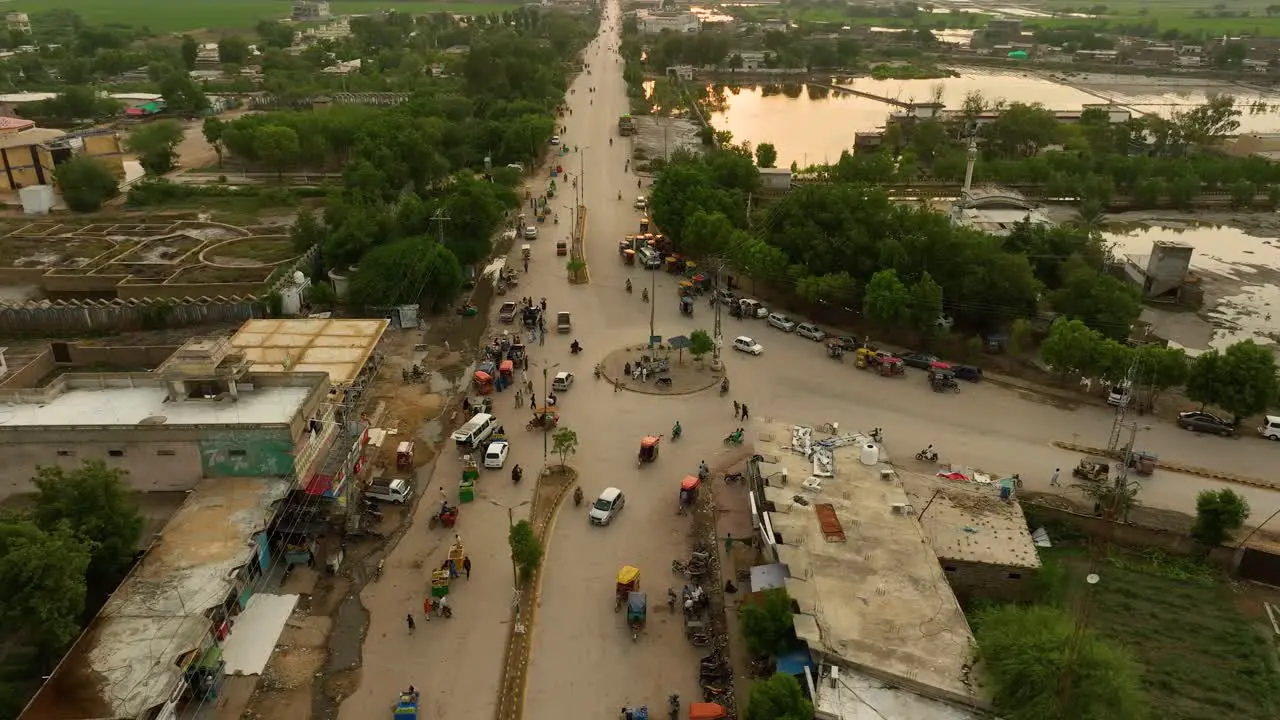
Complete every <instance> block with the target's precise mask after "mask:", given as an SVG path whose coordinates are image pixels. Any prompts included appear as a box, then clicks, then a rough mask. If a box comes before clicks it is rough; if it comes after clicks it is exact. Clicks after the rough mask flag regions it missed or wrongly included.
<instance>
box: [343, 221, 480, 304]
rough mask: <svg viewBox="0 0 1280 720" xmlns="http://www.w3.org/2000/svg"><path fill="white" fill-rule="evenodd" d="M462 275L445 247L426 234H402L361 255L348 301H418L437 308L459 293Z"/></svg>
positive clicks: (460, 269)
mask: <svg viewBox="0 0 1280 720" xmlns="http://www.w3.org/2000/svg"><path fill="white" fill-rule="evenodd" d="M464 279H465V278H464V276H463V274H462V266H461V265H459V264H458V259H457V258H456V257H454V255H453V253H451V252H449V249H448V248H446V247H444V246H442V245H440V244H439V243H437V242H435V241H434V240H432V239H431V238H429V237H426V236H418V237H412V238H405V239H403V240H396V241H394V242H391V243H388V244H386V245H379V246H378V247H375V248H373V249H372V250H369V252H368V253H367V254H365V255H364V256H363V257H361V258H360V264H359V266H358V267H357V269H356V272H355V274H354V275H352V277H351V302H352V304H354V305H360V306H364V307H374V308H376V307H391V306H395V305H406V304H410V303H421V304H422V306H423V307H424V308H427V309H428V310H429V311H430V312H439V311H440V310H443V309H444V308H446V307H448V305H449V304H450V303H452V302H453V300H454V298H456V297H457V296H458V292H459V291H460V290H461V289H462V283H463V281H464Z"/></svg>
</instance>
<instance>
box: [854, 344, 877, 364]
mask: <svg viewBox="0 0 1280 720" xmlns="http://www.w3.org/2000/svg"><path fill="white" fill-rule="evenodd" d="M875 354H876V351H875V350H872V349H871V348H865V347H860V348H858V349H857V350H856V351H855V352H854V353H853V366H854V367H856V368H858V369H859V370H866V369H867V366H868V365H870V364H871V358H873V357H875Z"/></svg>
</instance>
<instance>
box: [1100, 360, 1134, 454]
mask: <svg viewBox="0 0 1280 720" xmlns="http://www.w3.org/2000/svg"><path fill="white" fill-rule="evenodd" d="M1141 357H1142V355H1141V353H1138V352H1135V353H1134V354H1133V361H1132V362H1130V363H1129V368H1128V369H1127V370H1125V373H1124V379H1123V380H1121V381H1120V386H1121V387H1122V388H1123V389H1124V390H1123V391H1124V394H1125V399H1124V401H1123V402H1121V403H1120V404H1119V405H1117V406H1116V412H1115V418H1114V419H1113V420H1112V421H1111V434H1110V435H1109V436H1108V437H1107V452H1109V453H1114V452H1115V451H1116V449H1117V448H1118V447H1119V446H1120V434H1121V431H1123V430H1124V428H1125V427H1126V425H1127V424H1126V422H1125V415H1126V413H1127V412H1128V409H1129V403H1131V402H1133V401H1134V400H1136V399H1137V396H1138V362H1139V361H1140V359H1141ZM1130 445H1131V447H1130V448H1129V451H1132V450H1133V448H1132V443H1131V444H1130Z"/></svg>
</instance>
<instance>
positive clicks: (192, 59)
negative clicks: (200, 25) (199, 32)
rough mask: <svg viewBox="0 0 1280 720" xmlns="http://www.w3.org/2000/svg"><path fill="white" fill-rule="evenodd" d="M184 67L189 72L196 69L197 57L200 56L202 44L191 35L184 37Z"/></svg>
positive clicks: (182, 49) (182, 47) (182, 48)
mask: <svg viewBox="0 0 1280 720" xmlns="http://www.w3.org/2000/svg"><path fill="white" fill-rule="evenodd" d="M181 51H182V65H183V67H185V68H186V69H188V70H195V69H196V56H197V55H199V54H200V43H198V42H196V39H195V38H193V37H191V36H190V35H183V36H182V46H181Z"/></svg>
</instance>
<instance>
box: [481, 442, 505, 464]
mask: <svg viewBox="0 0 1280 720" xmlns="http://www.w3.org/2000/svg"><path fill="white" fill-rule="evenodd" d="M510 452H511V443H509V442H507V441H506V440H494V441H493V442H491V443H489V447H488V448H487V449H486V450H485V451H484V466H485V467H486V468H489V469H490V470H501V469H502V466H503V465H506V464H507V454H508V453H510Z"/></svg>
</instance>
